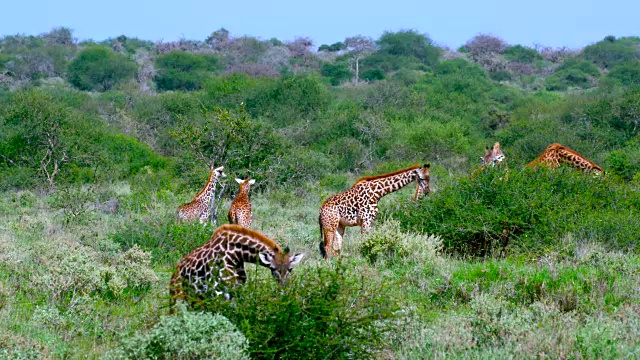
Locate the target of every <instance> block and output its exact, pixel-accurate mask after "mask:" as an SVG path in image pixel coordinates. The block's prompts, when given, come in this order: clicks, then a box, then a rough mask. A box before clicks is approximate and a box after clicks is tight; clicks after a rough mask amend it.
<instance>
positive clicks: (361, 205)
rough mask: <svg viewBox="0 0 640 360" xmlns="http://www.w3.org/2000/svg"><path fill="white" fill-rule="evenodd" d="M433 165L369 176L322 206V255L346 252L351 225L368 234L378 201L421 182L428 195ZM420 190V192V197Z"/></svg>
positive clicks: (320, 218) (319, 218) (376, 212)
mask: <svg viewBox="0 0 640 360" xmlns="http://www.w3.org/2000/svg"><path fill="white" fill-rule="evenodd" d="M429 167H430V165H429V164H426V165H424V166H422V167H420V166H418V165H416V166H412V167H409V168H406V169H402V170H398V171H394V172H390V173H388V174H382V175H377V176H365V177H363V178H360V179H358V181H356V183H355V184H354V185H353V186H352V187H351V189H349V190H346V191H344V192H341V193H339V194H335V195H333V196H331V197H330V198H328V199H327V200H325V201H324V203H323V204H322V206H321V207H320V216H319V217H318V221H319V223H320V236H321V237H322V238H323V240H324V243H323V242H321V243H320V252H321V253H322V256H324V258H325V259H328V257H329V251H331V252H332V254H333V255H334V256H336V255H338V252H339V251H340V250H341V249H342V237H343V236H344V229H345V227H347V226H360V227H361V232H362V233H364V232H366V231H368V230H369V229H370V228H371V224H372V223H373V221H374V220H375V219H376V216H377V215H378V201H380V199H381V198H382V197H383V196H385V195H387V194H389V193H392V192H394V191H396V190H399V189H401V188H403V187H405V186H406V185H408V184H409V183H411V182H412V181H418V184H419V185H418V186H419V188H418V189H422V190H421V191H420V193H422V194H428V193H429V192H430V189H429ZM417 195H418V190H416V196H417Z"/></svg>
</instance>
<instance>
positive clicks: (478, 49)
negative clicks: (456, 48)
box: [464, 34, 507, 59]
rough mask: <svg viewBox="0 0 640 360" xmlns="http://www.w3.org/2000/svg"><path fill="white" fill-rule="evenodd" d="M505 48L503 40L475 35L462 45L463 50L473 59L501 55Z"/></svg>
mask: <svg viewBox="0 0 640 360" xmlns="http://www.w3.org/2000/svg"><path fill="white" fill-rule="evenodd" d="M506 47H507V44H506V43H505V42H504V40H502V39H500V38H498V37H495V36H492V35H488V34H480V35H476V36H474V37H473V39H471V40H469V41H467V43H466V44H465V45H464V49H465V50H466V51H467V52H468V53H469V55H471V57H472V58H473V59H478V58H481V57H483V56H486V55H492V54H502V53H503V52H504V50H505V49H506Z"/></svg>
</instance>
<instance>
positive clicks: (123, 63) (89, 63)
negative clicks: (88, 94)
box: [67, 46, 138, 91]
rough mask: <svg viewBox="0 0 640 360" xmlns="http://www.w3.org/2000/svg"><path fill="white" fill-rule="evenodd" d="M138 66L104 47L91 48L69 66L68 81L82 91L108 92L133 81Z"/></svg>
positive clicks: (81, 53)
mask: <svg viewBox="0 0 640 360" xmlns="http://www.w3.org/2000/svg"><path fill="white" fill-rule="evenodd" d="M137 70H138V66H137V65H136V63H135V62H133V61H131V60H129V59H128V58H127V57H125V56H123V55H120V54H116V53H114V52H112V51H111V50H109V49H107V48H105V47H102V46H92V47H89V48H87V49H85V50H83V51H81V52H80V54H78V56H77V57H76V58H75V59H74V60H73V61H72V62H71V63H70V64H69V69H68V75H67V76H68V80H69V82H70V83H71V84H72V85H73V86H75V87H76V88H78V89H80V90H88V91H91V90H92V91H107V90H111V89H112V88H113V87H115V86H116V85H118V84H119V83H122V82H124V81H127V80H130V79H133V77H134V76H135V74H136V72H137Z"/></svg>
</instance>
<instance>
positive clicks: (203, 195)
mask: <svg viewBox="0 0 640 360" xmlns="http://www.w3.org/2000/svg"><path fill="white" fill-rule="evenodd" d="M223 170H224V166H220V167H217V168H215V169H214V168H213V165H212V166H211V173H210V174H209V181H207V184H206V185H205V186H204V188H203V189H202V190H200V192H199V193H198V194H196V196H195V197H194V198H193V200H191V202H189V203H186V204H183V205H181V206H180V207H179V208H178V214H177V217H178V219H179V220H182V221H195V220H196V219H200V223H201V224H205V223H206V222H207V219H208V218H209V213H210V212H211V206H210V205H211V199H212V198H213V196H214V193H215V190H216V185H217V183H218V179H219V178H220V177H226V176H227V175H226V174H225V173H224V172H223Z"/></svg>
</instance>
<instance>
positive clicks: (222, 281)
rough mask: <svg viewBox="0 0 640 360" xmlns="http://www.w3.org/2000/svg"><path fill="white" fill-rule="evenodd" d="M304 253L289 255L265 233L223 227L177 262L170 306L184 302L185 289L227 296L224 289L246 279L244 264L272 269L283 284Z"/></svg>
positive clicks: (233, 225) (233, 226)
mask: <svg viewBox="0 0 640 360" xmlns="http://www.w3.org/2000/svg"><path fill="white" fill-rule="evenodd" d="M303 257H304V253H296V254H294V255H291V254H289V252H288V249H285V250H284V251H283V250H282V249H281V248H280V246H279V245H278V244H277V243H276V242H275V241H274V240H272V239H270V238H268V237H267V236H265V235H264V234H262V233H260V232H258V231H255V230H252V229H248V228H245V227H241V226H239V225H235V224H226V225H222V226H220V227H219V228H218V229H216V231H215V232H214V233H213V235H212V236H211V238H210V239H209V241H207V242H206V243H205V244H204V245H202V246H200V247H199V248H197V249H195V250H193V251H191V252H190V253H189V254H188V255H187V256H185V257H183V258H182V260H180V262H179V263H178V265H177V267H176V271H175V272H174V274H173V276H172V277H171V283H170V296H171V304H172V305H173V304H175V302H176V301H177V300H185V289H184V286H191V287H193V289H194V291H195V293H196V294H198V295H204V294H205V293H207V292H208V291H212V292H213V293H214V294H215V295H222V294H225V295H226V297H228V294H226V293H225V291H224V290H225V286H229V285H234V284H242V283H244V282H245V281H246V280H247V274H246V272H245V269H244V264H245V263H253V264H258V265H261V266H264V267H267V268H269V269H270V270H271V274H272V275H273V277H274V278H275V279H276V280H277V281H278V282H279V283H280V284H284V282H285V280H286V279H287V277H288V275H289V273H290V272H291V269H292V268H293V267H294V266H295V265H297V264H299V263H300V261H301V260H302V258H303Z"/></svg>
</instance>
